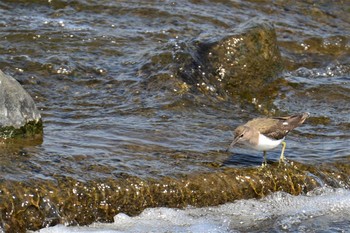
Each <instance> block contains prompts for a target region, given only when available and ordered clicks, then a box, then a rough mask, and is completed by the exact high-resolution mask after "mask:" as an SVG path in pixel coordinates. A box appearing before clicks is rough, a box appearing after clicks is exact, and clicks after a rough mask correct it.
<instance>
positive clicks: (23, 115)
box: [0, 71, 43, 139]
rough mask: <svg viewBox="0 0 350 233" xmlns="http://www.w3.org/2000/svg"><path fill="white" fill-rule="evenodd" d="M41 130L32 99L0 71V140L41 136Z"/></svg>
mask: <svg viewBox="0 0 350 233" xmlns="http://www.w3.org/2000/svg"><path fill="white" fill-rule="evenodd" d="M42 129H43V127H42V121H41V116H40V113H39V111H38V109H37V107H36V105H35V103H34V100H33V99H32V97H31V96H30V95H29V94H28V93H27V92H26V91H25V90H24V89H23V88H22V86H21V85H20V84H19V83H18V82H17V81H16V80H15V79H14V78H12V77H11V76H9V75H6V74H4V73H3V72H2V71H0V138H3V139H4V138H5V139H6V138H17V137H25V136H29V135H31V136H32V135H36V134H42Z"/></svg>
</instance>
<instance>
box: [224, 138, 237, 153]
mask: <svg viewBox="0 0 350 233" xmlns="http://www.w3.org/2000/svg"><path fill="white" fill-rule="evenodd" d="M238 140H239V137H236V138H234V139H233V141H232V142H231V144H230V146H229V147H227V149H226V152H228V150H229V149H230V148H232V147H233V146H234V145H235V144H236V143H237V142H238Z"/></svg>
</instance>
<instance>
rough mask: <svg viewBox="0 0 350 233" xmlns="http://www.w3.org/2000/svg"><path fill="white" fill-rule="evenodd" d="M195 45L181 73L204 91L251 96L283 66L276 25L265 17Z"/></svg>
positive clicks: (187, 80)
mask: <svg viewBox="0 0 350 233" xmlns="http://www.w3.org/2000/svg"><path fill="white" fill-rule="evenodd" d="M195 47H196V48H195V49H197V51H192V52H190V54H192V56H191V58H185V59H184V62H185V65H184V66H183V68H180V69H179V73H180V76H181V77H182V78H183V79H184V81H185V82H187V83H189V84H192V85H194V86H197V87H198V88H199V89H200V90H202V91H204V92H216V93H219V94H220V93H221V94H224V95H227V94H228V95H231V96H235V95H236V96H239V97H241V98H245V99H249V100H250V99H251V98H252V97H255V96H256V93H259V92H261V91H263V90H264V89H265V88H266V86H267V85H268V84H269V83H271V82H272V81H274V80H275V79H276V77H277V75H278V74H279V72H280V71H281V70H282V61H281V54H280V50H279V48H278V46H277V39H276V32H275V29H274V26H273V25H272V24H271V23H269V22H267V21H265V20H261V19H252V20H250V21H248V22H246V23H244V24H241V25H240V26H239V27H238V28H236V29H234V31H233V32H231V33H228V35H224V36H221V37H219V38H217V37H216V38H214V39H213V38H211V39H210V40H207V41H199V42H195ZM252 93H254V95H253V94H252Z"/></svg>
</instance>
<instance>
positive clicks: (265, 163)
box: [261, 151, 267, 167]
mask: <svg viewBox="0 0 350 233" xmlns="http://www.w3.org/2000/svg"><path fill="white" fill-rule="evenodd" d="M261 166H262V167H266V166H267V160H266V151H264V162H263V164H262V165H261Z"/></svg>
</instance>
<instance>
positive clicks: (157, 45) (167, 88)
mask: <svg viewBox="0 0 350 233" xmlns="http://www.w3.org/2000/svg"><path fill="white" fill-rule="evenodd" d="M349 9H350V4H349V3H348V2H347V1H327V0H325V1H305V2H304V1H297V2H295V1H229V0H216V1H201V0H193V1H182V0H181V1H167V0H163V1H119V0H118V1H113V0H102V1H94V0H91V1H89V0H77V1H64V0H48V1H37V0H30V1H23V0H4V1H1V2H0V15H1V17H0V31H1V33H0V37H1V43H0V68H1V70H2V71H3V72H5V73H7V74H9V75H11V76H13V77H14V78H16V79H17V80H18V81H19V82H20V83H21V84H22V86H23V87H24V88H25V89H26V90H27V91H28V92H29V93H30V95H31V96H32V97H33V98H34V100H35V102H36V104H37V106H38V108H39V109H40V111H41V114H42V117H43V123H44V137H43V139H42V140H39V141H38V140H32V141H31V140H29V141H24V142H20V143H13V144H4V145H3V146H2V147H1V151H0V156H1V162H0V167H1V169H0V175H1V178H2V179H3V180H5V181H15V182H17V181H18V182H29V183H30V182H34V183H35V180H53V181H54V180H55V179H56V177H57V176H61V175H64V176H65V177H70V178H72V179H75V180H79V181H81V182H85V181H91V180H92V181H94V180H103V179H106V178H113V177H115V178H119V177H123V176H125V175H127V176H134V177H139V178H142V179H160V178H164V177H172V178H176V177H180V176H183V175H187V174H195V173H201V172H208V173H211V172H217V171H218V170H220V169H221V167H232V168H241V167H256V166H259V165H260V164H261V162H262V155H261V153H260V152H255V151H251V150H246V149H244V148H235V149H233V150H232V151H231V152H224V149H225V148H226V147H227V146H228V145H229V143H230V140H231V139H232V135H231V132H232V130H233V129H234V128H235V126H237V125H238V124H241V123H243V122H245V121H247V120H249V119H251V118H253V117H257V116H264V115H265V116H266V115H274V114H277V113H279V114H282V115H283V114H292V113H297V112H309V113H310V114H311V117H310V118H309V119H308V120H307V122H306V123H305V125H303V126H302V127H300V128H298V129H296V130H295V131H293V132H292V133H291V134H290V135H289V136H288V138H287V149H286V152H285V155H286V157H287V158H288V159H290V160H293V161H297V162H299V163H302V164H305V165H322V164H324V163H330V162H331V163H333V162H334V163H335V162H337V163H348V162H349V156H350V153H349V148H350V40H349V34H350V31H349V29H350V21H349V19H350V13H349ZM254 17H258V18H264V19H267V20H268V21H270V22H271V23H273V24H274V26H275V30H276V34H277V41H278V45H279V48H280V50H281V54H282V59H283V63H284V69H283V72H282V73H281V74H280V75H279V77H278V79H279V80H281V82H282V83H284V84H283V85H282V86H281V88H280V89H279V90H278V93H277V94H273V95H272V94H271V97H269V96H268V98H266V96H265V97H264V98H260V96H256V97H255V98H253V99H249V100H244V101H237V99H236V98H218V97H217V96H213V95H207V94H206V93H202V92H200V91H192V90H185V91H183V90H181V91H179V89H178V83H179V82H183V80H181V78H179V77H177V76H176V73H174V70H173V69H171V67H172V66H173V64H174V63H176V62H177V61H176V59H174V56H173V55H174V53H175V52H177V51H179V50H182V49H184V48H186V46H189V45H191V43H192V41H193V40H200V39H201V38H202V37H203V35H205V37H208V35H209V36H210V35H216V34H225V33H226V32H228V31H230V30H233V29H234V28H236V27H237V26H238V25H239V24H241V23H244V22H246V21H248V20H250V19H252V18H254ZM184 51H187V50H185V49H184ZM189 53H190V52H189ZM266 99H268V100H266ZM279 153H280V152H279V150H274V151H271V152H269V153H268V160H269V161H271V162H272V161H277V160H278V158H279ZM271 195H272V196H268V197H266V199H262V200H255V199H249V200H245V201H238V202H235V203H227V204H224V206H219V207H213V208H212V207H210V208H209V207H205V208H206V209H200V208H198V209H197V208H194V209H191V208H189V209H185V210H177V209H171V208H164V209H162V208H161V209H157V208H155V209H147V210H146V212H143V213H142V214H141V215H140V216H136V217H133V218H130V217H127V216H124V215H123V214H122V213H120V214H118V215H116V217H115V220H116V224H117V222H118V224H121V225H108V224H106V225H104V224H100V223H98V224H97V223H96V224H95V225H94V230H91V228H79V229H76V228H70V227H64V226H62V225H61V226H58V229H59V230H58V231H61V230H62V231H63V230H64V231H68V232H69V231H72V232H90V230H91V231H93V232H94V231H98V229H100V230H101V231H102V230H104V231H106V232H143V229H145V231H146V232H151V231H152V229H151V228H152V225H148V224H149V223H147V222H148V221H149V219H151V222H152V221H153V222H154V224H159V226H158V225H157V227H158V229H160V232H204V231H205V229H209V230H208V231H207V232H231V231H233V232H234V231H247V230H248V231H249V230H250V231H258V229H259V228H257V225H256V226H253V225H249V224H247V225H245V224H244V223H242V224H241V225H235V224H236V223H233V222H232V221H231V220H232V218H233V217H232V216H234V217H235V218H238V219H241V220H240V221H239V222H246V221H253V222H255V224H257V222H258V223H259V224H262V226H265V227H264V228H263V229H265V230H266V231H276V232H278V231H282V230H283V229H287V230H288V229H290V230H291V231H295V232H297V231H298V232H299V231H305V232H312V231H308V229H309V228H312V227H314V228H316V229H317V228H324V229H325V232H332V229H333V230H334V229H336V230H340V231H341V230H346V229H348V228H347V226H348V225H349V224H350V219H349V214H347V215H343V214H342V212H344V211H345V212H346V211H347V213H348V212H349V205H348V203H349V196H350V195H349V192H348V187H346V186H344V187H342V188H339V187H338V189H336V190H332V189H331V190H326V191H320V192H317V191H315V192H313V193H311V194H303V195H300V196H288V194H285V193H277V194H271ZM279 195H280V196H279ZM278 200H283V202H286V203H287V204H286V205H285V206H284V205H278V206H276V205H277V204H276V202H278ZM271 202H273V203H272V204H271ZM319 202H321V203H324V204H325V205H326V207H324V206H319V205H317V203H319ZM293 203H295V205H296V206H297V208H296V209H292V207H291V206H293V205H294V204H293ZM300 203H302V204H300ZM304 204H305V205H306V207H305V209H303V208H302V205H304ZM256 205H262V206H263V208H264V210H261V209H260V210H259V209H256V207H255V208H253V207H252V206H256ZM314 205H316V207H313V206H314ZM237 208H241V209H242V214H241V215H240V214H239V213H238V212H237ZM334 208H336V209H334ZM337 208H338V209H337ZM248 210H249V211H248ZM235 211H236V212H235ZM203 212H204V213H205V214H204V215H205V216H203V214H201V213H203ZM249 212H255V213H256V214H255V215H256V216H259V217H256V218H254V217H251V216H249V214H248V213H249ZM270 212H272V213H270ZM329 212H330V213H331V214H330V215H329ZM173 216H175V217H174V219H177V221H185V222H186V224H184V225H181V224H178V223H169V222H171V221H170V220H171V218H172V217H173ZM237 216H238V217H237ZM312 216H315V218H313V217H312ZM338 217H339V218H338ZM169 219H170V220H169ZM187 219H191V220H193V222H194V223H192V221H190V222H189V220H187ZM247 219H248V220H247ZM295 222H297V223H295ZM271 223H272V225H270V226H269V227H266V225H269V224H271ZM277 223H278V224H277ZM279 223H281V224H279ZM123 224H125V225H124V226H123ZM288 224H289V225H288ZM293 224H294V225H293ZM295 224H296V225H297V226H298V227H299V228H298V227H296V225H295ZM129 226H130V229H133V230H130V229H129V228H128V227H129ZM283 227H285V228H283ZM56 228H57V227H56ZM96 228H97V230H96ZM54 229H55V228H53V229H52V230H54ZM108 229H109V230H108ZM113 229H114V230H113ZM210 229H212V230H210ZM303 229H304V230H303ZM153 232H156V231H153Z"/></svg>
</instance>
